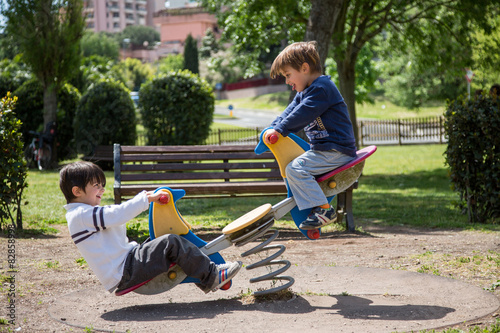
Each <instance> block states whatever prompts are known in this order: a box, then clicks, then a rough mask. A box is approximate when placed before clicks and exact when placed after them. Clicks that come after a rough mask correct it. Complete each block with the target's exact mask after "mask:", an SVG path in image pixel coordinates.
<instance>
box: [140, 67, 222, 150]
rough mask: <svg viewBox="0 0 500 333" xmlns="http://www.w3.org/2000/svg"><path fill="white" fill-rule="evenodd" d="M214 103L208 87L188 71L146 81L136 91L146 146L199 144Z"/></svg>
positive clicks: (206, 132)
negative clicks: (137, 92) (137, 91)
mask: <svg viewBox="0 0 500 333" xmlns="http://www.w3.org/2000/svg"><path fill="white" fill-rule="evenodd" d="M214 103H215V98H214V95H213V92H212V88H211V87H210V86H209V85H208V83H206V82H205V81H204V80H202V79H201V78H200V77H199V76H198V75H195V74H192V73H190V72H189V71H179V72H177V73H173V72H172V73H170V74H169V75H167V76H162V77H158V78H155V79H153V80H152V81H149V82H146V83H145V84H143V85H142V87H141V90H140V91H139V107H140V109H141V113H142V123H143V125H144V129H145V131H146V141H147V144H148V145H195V144H202V143H203V141H205V139H206V138H207V137H208V134H209V133H210V124H211V123H212V120H213V113H214Z"/></svg>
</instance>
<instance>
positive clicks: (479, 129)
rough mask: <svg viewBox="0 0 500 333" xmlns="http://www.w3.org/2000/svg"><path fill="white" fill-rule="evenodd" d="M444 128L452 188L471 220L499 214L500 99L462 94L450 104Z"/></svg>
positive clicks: (485, 220) (488, 218) (489, 218)
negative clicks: (471, 98) (470, 96)
mask: <svg viewBox="0 0 500 333" xmlns="http://www.w3.org/2000/svg"><path fill="white" fill-rule="evenodd" d="M445 131H446V134H447V136H448V147H447V149H446V152H445V158H446V163H447V164H448V165H449V166H450V177H451V182H452V187H453V189H454V190H455V191H456V192H458V193H459V195H460V200H461V202H460V207H461V208H463V209H464V211H467V214H468V219H469V222H471V223H472V222H480V223H487V222H488V221H491V220H492V219H494V218H498V217H500V135H498V133H500V99H497V98H494V99H493V98H490V97H485V96H479V97H478V98H476V99H474V100H470V101H469V100H467V98H465V97H461V98H458V99H457V100H455V101H453V102H451V103H449V105H448V107H447V110H446V112H445Z"/></svg>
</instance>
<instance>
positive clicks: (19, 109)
mask: <svg viewBox="0 0 500 333" xmlns="http://www.w3.org/2000/svg"><path fill="white" fill-rule="evenodd" d="M14 95H15V96H17V97H18V101H17V104H16V115H17V117H18V118H19V119H20V120H21V122H22V126H21V132H22V134H23V138H24V140H25V142H24V145H25V147H26V146H27V145H28V144H29V143H30V142H31V139H32V137H33V135H32V134H29V131H35V132H43V130H44V127H43V88H42V85H41V84H40V82H39V81H38V80H37V79H32V80H29V81H27V82H25V83H24V84H23V85H22V86H21V87H19V89H17V90H16V91H15V92H14ZM79 99H80V93H79V92H78V90H77V89H76V88H75V87H73V86H71V85H70V84H65V85H64V86H62V87H61V89H60V90H59V92H58V94H57V142H58V149H57V159H58V160H59V161H61V160H63V159H67V158H71V157H74V156H75V149H74V140H73V139H74V138H73V136H74V129H73V118H74V114H75V109H76V105H77V103H78V101H79Z"/></svg>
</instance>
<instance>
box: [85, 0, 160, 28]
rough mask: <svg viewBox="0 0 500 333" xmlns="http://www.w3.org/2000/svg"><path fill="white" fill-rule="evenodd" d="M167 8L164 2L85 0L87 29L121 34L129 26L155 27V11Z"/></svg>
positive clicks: (155, 0)
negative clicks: (153, 19)
mask: <svg viewBox="0 0 500 333" xmlns="http://www.w3.org/2000/svg"><path fill="white" fill-rule="evenodd" d="M163 8H165V1H164V0H160V1H157V0H84V1H83V15H84V16H85V21H86V23H87V29H89V30H91V31H94V32H99V31H107V32H120V31H122V30H123V29H125V27H127V26H129V25H149V26H153V22H152V17H153V13H154V12H155V11H158V10H161V9H163Z"/></svg>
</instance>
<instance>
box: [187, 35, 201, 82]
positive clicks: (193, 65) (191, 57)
mask: <svg viewBox="0 0 500 333" xmlns="http://www.w3.org/2000/svg"><path fill="white" fill-rule="evenodd" d="M184 69H187V70H189V71H191V73H193V74H199V73H200V69H199V62H198V46H197V45H196V40H195V39H194V38H193V36H191V34H189V35H188V36H187V38H186V40H185V42H184Z"/></svg>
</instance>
